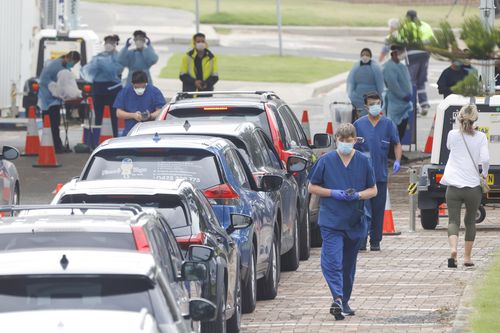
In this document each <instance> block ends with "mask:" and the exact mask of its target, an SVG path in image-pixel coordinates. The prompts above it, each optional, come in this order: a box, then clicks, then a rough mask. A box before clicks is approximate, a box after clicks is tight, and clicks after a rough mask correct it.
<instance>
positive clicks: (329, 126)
mask: <svg viewBox="0 0 500 333" xmlns="http://www.w3.org/2000/svg"><path fill="white" fill-rule="evenodd" d="M326 134H330V135H332V136H333V124H332V122H331V121H329V122H328V124H327V125H326Z"/></svg>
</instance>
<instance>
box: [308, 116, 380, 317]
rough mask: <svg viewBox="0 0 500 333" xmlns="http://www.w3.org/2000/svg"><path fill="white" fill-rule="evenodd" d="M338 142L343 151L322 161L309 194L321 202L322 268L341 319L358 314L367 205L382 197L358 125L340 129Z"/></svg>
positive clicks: (333, 309)
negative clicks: (353, 304) (359, 144)
mask: <svg viewBox="0 0 500 333" xmlns="http://www.w3.org/2000/svg"><path fill="white" fill-rule="evenodd" d="M336 139H337V147H338V148H337V150H336V151H332V152H330V153H328V154H326V155H323V156H322V157H321V158H320V159H319V160H318V161H317V162H316V165H315V166H314V168H313V171H312V172H311V174H310V184H309V192H310V193H312V194H316V195H318V196H319V197H320V198H321V199H320V210H319V226H320V230H321V237H322V238H323V247H322V249H321V270H322V271H323V276H324V277H325V280H326V282H327V283H328V287H329V288H330V292H331V293H332V296H333V303H332V305H331V307H330V313H331V314H332V315H333V316H334V317H335V319H336V320H341V319H344V316H346V315H347V316H352V315H354V311H353V310H352V309H351V308H350V306H349V299H350V297H351V292H352V287H353V284H354V275H355V272H356V260H357V256H358V250H359V247H360V245H361V244H362V242H363V239H364V237H365V233H366V229H367V226H366V223H365V220H364V219H363V214H364V202H363V201H364V200H368V199H370V198H373V197H374V196H376V195H377V186H376V183H375V175H374V172H373V168H372V166H371V163H370V160H369V158H368V157H366V156H365V155H363V154H362V153H360V152H358V151H356V150H354V142H355V141H356V129H355V128H354V126H353V125H352V124H349V123H346V124H342V125H340V126H339V128H338V130H337V133H336Z"/></svg>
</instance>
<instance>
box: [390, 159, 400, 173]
mask: <svg viewBox="0 0 500 333" xmlns="http://www.w3.org/2000/svg"><path fill="white" fill-rule="evenodd" d="M400 169H401V163H400V162H399V160H395V161H394V165H393V167H392V174H393V175H395V174H397V173H398V172H399V170H400Z"/></svg>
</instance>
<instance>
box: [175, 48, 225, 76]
mask: <svg viewBox="0 0 500 333" xmlns="http://www.w3.org/2000/svg"><path fill="white" fill-rule="evenodd" d="M197 56H198V51H197V50H196V49H192V50H191V51H189V52H187V53H186V54H185V55H184V57H183V58H182V63H181V69H180V75H183V74H189V76H191V77H192V78H193V79H196V66H195V64H194V60H195V58H196V57H197ZM201 68H202V71H203V81H205V80H206V79H208V78H209V77H210V76H212V75H214V76H218V71H219V68H218V65H217V58H215V55H214V54H213V53H212V52H210V51H209V50H205V55H204V56H203V58H202V59H201Z"/></svg>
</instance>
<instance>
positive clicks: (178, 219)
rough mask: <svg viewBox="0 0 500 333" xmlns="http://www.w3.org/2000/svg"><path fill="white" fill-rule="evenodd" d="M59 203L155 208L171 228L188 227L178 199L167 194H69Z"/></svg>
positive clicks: (185, 215) (184, 212)
mask: <svg viewBox="0 0 500 333" xmlns="http://www.w3.org/2000/svg"><path fill="white" fill-rule="evenodd" d="M60 202H61V203H117V204H125V203H132V204H138V205H140V206H142V207H146V208H156V209H157V211H159V212H160V213H161V214H162V215H163V216H164V217H165V219H167V222H168V224H169V225H170V227H172V228H180V227H185V226H187V225H188V221H189V220H188V219H187V214H186V211H185V209H184V205H183V204H182V202H181V201H180V200H179V197H177V196H175V195H168V194H155V195H139V194H127V195H122V194H120V195H87V194H70V195H65V196H63V197H62V198H61V200H60Z"/></svg>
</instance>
